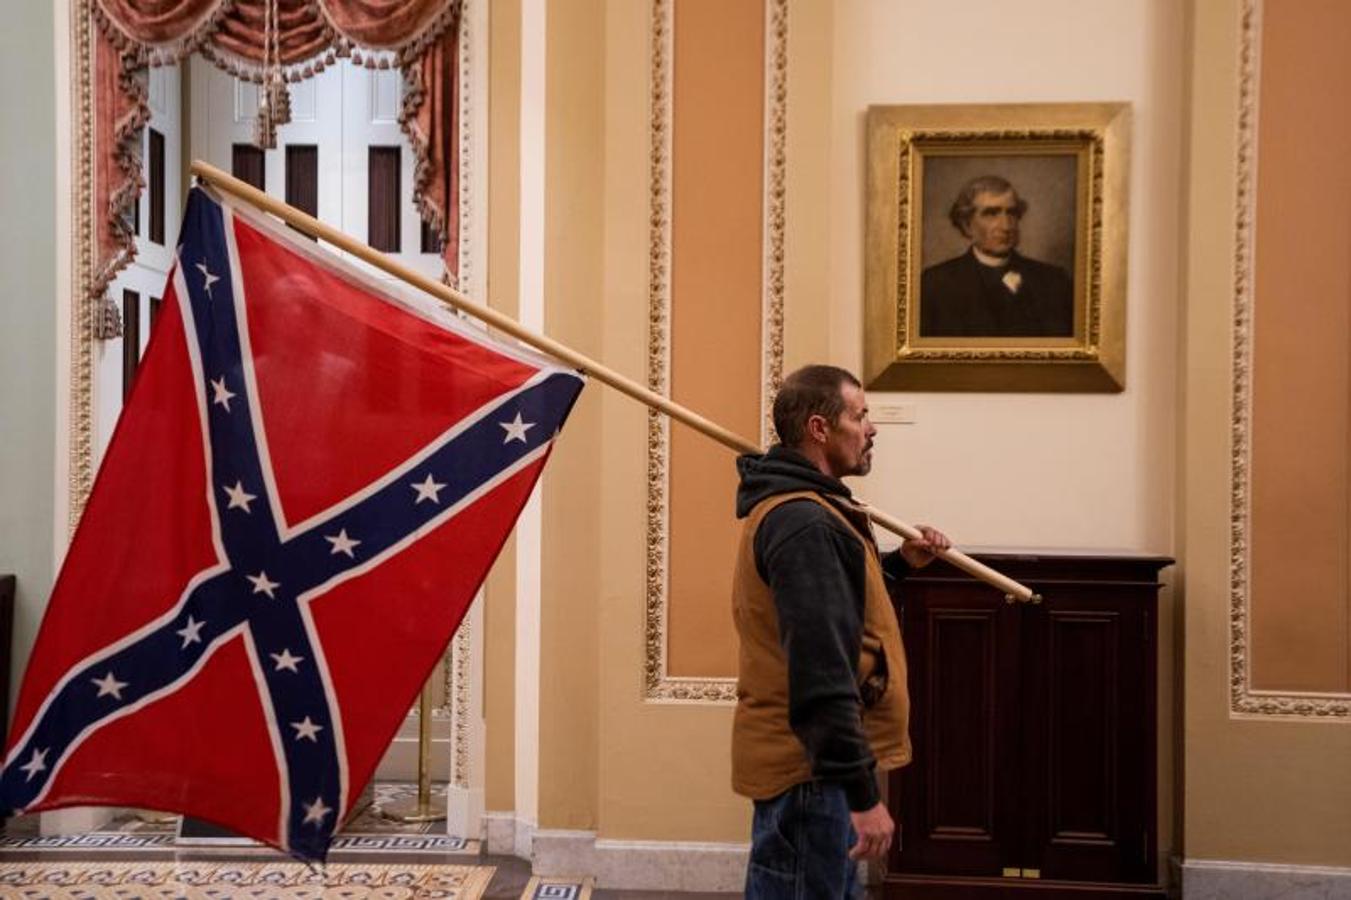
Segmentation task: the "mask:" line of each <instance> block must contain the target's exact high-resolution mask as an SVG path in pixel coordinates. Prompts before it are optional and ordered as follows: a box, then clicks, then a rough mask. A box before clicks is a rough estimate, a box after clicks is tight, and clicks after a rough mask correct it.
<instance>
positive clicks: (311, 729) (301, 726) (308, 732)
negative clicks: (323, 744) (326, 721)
mask: <svg viewBox="0 0 1351 900" xmlns="http://www.w3.org/2000/svg"><path fill="white" fill-rule="evenodd" d="M291 727H292V728H294V729H295V730H296V740H301V739H302V738H303V739H305V740H310V741H314V742H315V743H316V744H317V743H319V739H318V738H317V737H315V735H316V734H318V733H319V732H321V731H323V730H324V726H322V725H316V724H314V723H313V722H311V721H310V717H309V716H306V717H305V721H303V722H292V723H291Z"/></svg>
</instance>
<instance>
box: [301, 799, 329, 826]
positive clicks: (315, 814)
mask: <svg viewBox="0 0 1351 900" xmlns="http://www.w3.org/2000/svg"><path fill="white" fill-rule="evenodd" d="M300 805H301V806H303V807H304V808H305V821H304V822H303V823H301V824H303V825H310V824H314V825H322V824H323V823H324V816H326V815H328V814H329V813H331V812H333V810H332V809H330V808H329V807H327V806H325V805H324V798H323V797H315V798H314V802H313V803H302V804H300Z"/></svg>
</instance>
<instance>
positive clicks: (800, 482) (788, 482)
mask: <svg viewBox="0 0 1351 900" xmlns="http://www.w3.org/2000/svg"><path fill="white" fill-rule="evenodd" d="M736 468H737V472H738V473H739V474H740V476H741V484H740V485H739V486H738V487H737V492H736V517H737V518H738V519H744V518H745V517H746V516H748V515H750V511H751V510H752V509H754V508H755V505H756V504H757V503H759V502H760V501H762V500H765V499H767V498H769V497H774V496H777V495H778V494H791V493H793V492H795V491H815V492H816V493H818V494H823V495H826V496H836V497H844V498H846V499H847V498H849V497H850V493H849V488H847V487H845V484H844V482H842V481H840V480H839V479H838V478H832V477H831V476H829V475H826V474H825V473H824V472H822V471H821V470H820V469H818V468H816V466H814V465H813V464H812V462H811V460H809V459H807V457H805V456H803V455H802V454H801V453H798V452H797V451H796V450H789V449H788V448H787V447H785V446H783V445H782V444H775V445H774V446H773V447H770V448H769V452H768V453H766V454H764V455H763V456H758V455H756V454H751V453H748V454H745V455H743V456H739V457H737V461H736Z"/></svg>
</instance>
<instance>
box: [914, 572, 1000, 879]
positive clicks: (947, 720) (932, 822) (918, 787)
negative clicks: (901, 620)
mask: <svg viewBox="0 0 1351 900" xmlns="http://www.w3.org/2000/svg"><path fill="white" fill-rule="evenodd" d="M940 590H941V599H940ZM999 600H1000V598H999V596H998V595H996V594H992V593H990V592H989V591H986V590H982V589H980V588H972V587H970V586H961V587H947V588H943V589H935V588H934V587H933V586H930V585H916V586H915V587H914V588H912V589H911V591H910V592H908V594H907V603H906V608H907V610H908V612H907V614H906V617H905V642H906V651H907V654H908V655H909V664H910V673H911V727H910V735H911V740H912V742H913V743H914V748H915V761H914V762H913V763H912V764H911V765H910V766H908V767H907V768H905V769H903V770H901V772H900V773H899V774H898V775H897V776H896V777H895V778H894V779H893V782H892V784H893V788H894V789H895V790H896V791H898V792H899V796H900V808H901V821H900V826H901V849H900V852H899V854H898V855H897V857H896V858H895V860H894V863H895V864H896V866H897V867H898V868H900V869H902V870H904V871H908V872H949V873H953V872H957V873H962V874H970V875H989V874H994V875H998V874H999V873H1000V871H1001V870H1002V867H1003V866H1004V865H1011V863H1008V862H1007V861H1006V860H1007V859H1009V858H1011V857H1012V856H1014V855H1016V854H1017V852H1018V849H1019V848H1018V840H1017V829H1018V827H1019V822H1018V820H1017V818H1016V815H1013V814H1011V813H1013V810H1014V809H1015V807H1014V806H1013V804H1011V803H1010V798H1011V797H1013V796H1015V795H1016V794H1017V791H1018V785H1017V784H1016V780H1015V781H1013V782H1011V781H1010V779H1009V777H1008V773H1009V771H1010V768H1009V767H1008V766H1007V765H1006V762H1007V761H1006V759H1005V757H1006V756H1007V755H1008V754H1010V753H1013V754H1016V753H1017V752H1018V747H1017V742H1016V740H1013V739H1011V737H1013V736H1016V732H1010V725H1011V724H1012V722H1013V719H1012V716H1013V714H1014V713H1013V709H1012V702H1013V691H1014V690H1015V689H1016V680H1017V679H1016V658H1015V656H1016V654H1015V652H1014V650H1015V648H1016V646H1017V633H1016V631H1017V617H1016V616H1014V615H1012V614H1011V613H1012V612H1013V610H1012V608H1010V607H1005V606H1004V605H1003V604H1002V603H1000V602H999ZM952 710H962V714H961V715H952V714H951V711H952ZM1016 770H1017V767H1016V766H1015V767H1013V768H1012V771H1015V772H1016Z"/></svg>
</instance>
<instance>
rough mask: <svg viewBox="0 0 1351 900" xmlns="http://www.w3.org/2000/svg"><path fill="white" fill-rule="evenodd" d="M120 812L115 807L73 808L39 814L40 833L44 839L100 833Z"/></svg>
mask: <svg viewBox="0 0 1351 900" xmlns="http://www.w3.org/2000/svg"><path fill="white" fill-rule="evenodd" d="M118 812H120V810H119V809H118V808H117V807H114V806H72V807H69V808H67V809H54V810H51V811H49V812H43V813H38V817H39V818H38V831H39V833H40V834H41V835H42V836H43V837H51V836H54V835H62V834H84V833H85V832H88V831H98V830H99V829H100V828H102V827H103V826H104V825H107V824H108V823H109V822H111V821H112V820H113V817H114V816H116V815H117V814H118Z"/></svg>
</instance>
